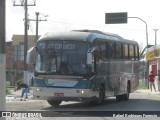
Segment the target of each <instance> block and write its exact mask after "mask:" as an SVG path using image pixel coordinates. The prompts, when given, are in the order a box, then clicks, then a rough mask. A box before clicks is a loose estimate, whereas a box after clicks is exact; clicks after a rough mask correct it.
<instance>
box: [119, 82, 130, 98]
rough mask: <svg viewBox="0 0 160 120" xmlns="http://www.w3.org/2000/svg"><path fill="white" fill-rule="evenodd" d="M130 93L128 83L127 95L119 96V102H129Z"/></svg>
mask: <svg viewBox="0 0 160 120" xmlns="http://www.w3.org/2000/svg"><path fill="white" fill-rule="evenodd" d="M129 93H130V84H129V82H128V84H127V93H126V94H123V95H117V96H116V99H117V100H118V101H122V100H129Z"/></svg>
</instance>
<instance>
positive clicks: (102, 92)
mask: <svg viewBox="0 0 160 120" xmlns="http://www.w3.org/2000/svg"><path fill="white" fill-rule="evenodd" d="M104 98H105V90H104V87H103V86H102V85H101V86H100V89H99V96H98V98H97V100H96V101H91V102H90V103H91V104H94V105H100V104H102V103H103V102H104Z"/></svg>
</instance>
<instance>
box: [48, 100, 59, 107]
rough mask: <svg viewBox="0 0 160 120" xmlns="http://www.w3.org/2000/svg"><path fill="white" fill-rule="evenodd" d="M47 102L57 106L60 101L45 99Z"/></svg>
mask: <svg viewBox="0 0 160 120" xmlns="http://www.w3.org/2000/svg"><path fill="white" fill-rule="evenodd" d="M47 102H48V103H49V104H50V105H51V106H59V105H60V104H61V103H62V101H55V100H47Z"/></svg>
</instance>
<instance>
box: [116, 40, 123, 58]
mask: <svg viewBox="0 0 160 120" xmlns="http://www.w3.org/2000/svg"><path fill="white" fill-rule="evenodd" d="M121 50H122V49H121V44H120V43H116V52H115V53H116V59H122V51H121Z"/></svg>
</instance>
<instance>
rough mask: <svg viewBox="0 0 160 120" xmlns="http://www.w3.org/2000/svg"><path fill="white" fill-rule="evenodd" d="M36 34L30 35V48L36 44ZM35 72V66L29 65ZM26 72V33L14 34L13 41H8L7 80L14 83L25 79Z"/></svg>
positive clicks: (31, 70) (11, 83) (30, 69)
mask: <svg viewBox="0 0 160 120" xmlns="http://www.w3.org/2000/svg"><path fill="white" fill-rule="evenodd" d="M35 44H36V36H35V35H28V49H29V48H30V47H33V46H35ZM28 69H29V71H30V72H33V66H31V65H30V66H28ZM23 72H24V35H13V37H12V41H10V42H6V80H7V81H8V82H9V83H10V85H14V84H15V82H16V81H17V80H22V79H23Z"/></svg>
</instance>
